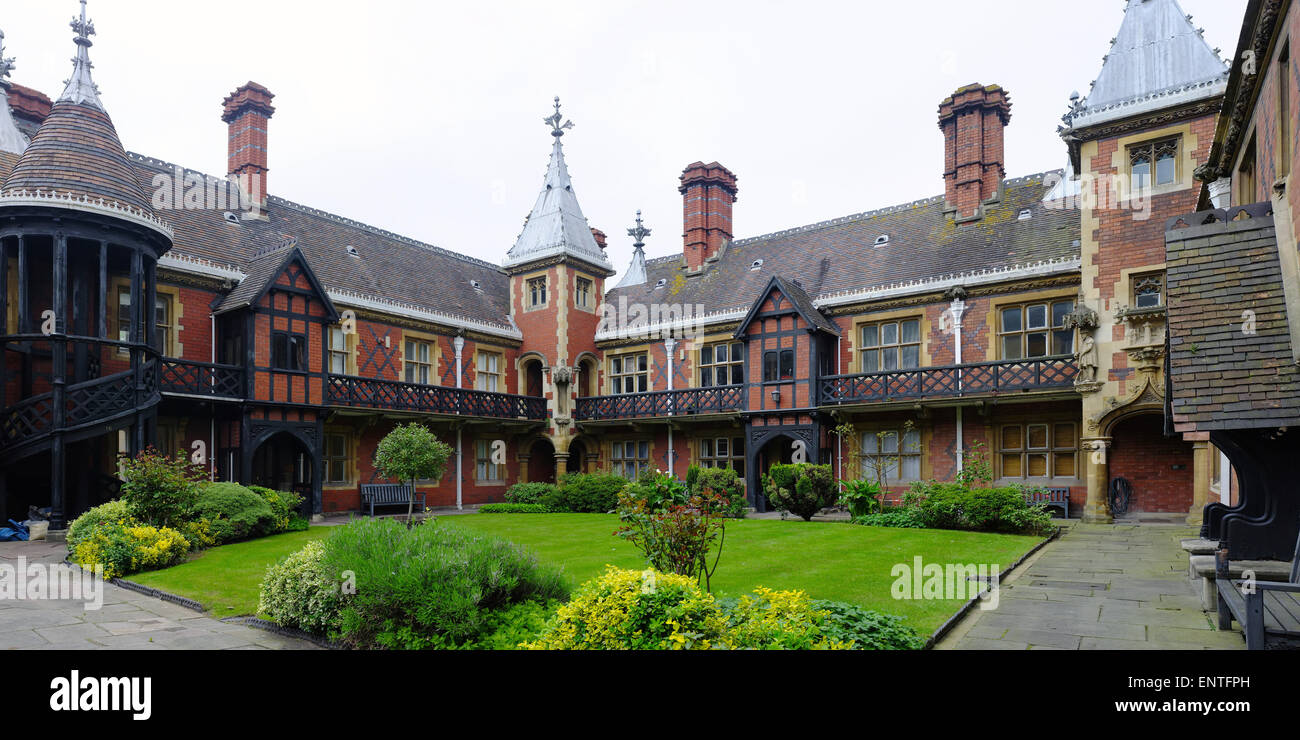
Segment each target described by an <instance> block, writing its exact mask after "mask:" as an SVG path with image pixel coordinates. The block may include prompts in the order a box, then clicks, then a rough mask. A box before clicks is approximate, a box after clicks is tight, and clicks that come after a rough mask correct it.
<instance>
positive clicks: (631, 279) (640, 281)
mask: <svg viewBox="0 0 1300 740" xmlns="http://www.w3.org/2000/svg"><path fill="white" fill-rule="evenodd" d="M627 235H628V236H630V237H632V238H633V239H635V240H636V241H635V242H634V243H633V244H632V250H633V251H632V264H631V265H628V268H627V273H626V274H624V275H623V279H622V280H620V281H619V283H618V285H617V286H615V287H616V288H630V287H632V286H634V285H645V282H646V272H645V238H646V237H647V236H650V229H647V228H646V227H645V224H643V223H642V222H641V211H639V210H638V211H637V212H636V226H635V227H633V228H631V229H628V230H627Z"/></svg>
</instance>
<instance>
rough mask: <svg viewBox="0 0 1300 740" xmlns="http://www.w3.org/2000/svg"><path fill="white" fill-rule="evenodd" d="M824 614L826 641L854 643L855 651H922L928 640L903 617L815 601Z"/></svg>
mask: <svg viewBox="0 0 1300 740" xmlns="http://www.w3.org/2000/svg"><path fill="white" fill-rule="evenodd" d="M812 607H813V608H814V609H816V610H817V611H820V612H825V613H826V617H825V618H824V619H823V620H822V623H821V631H822V634H824V635H825V636H826V637H827V639H829V640H832V641H835V642H839V643H847V642H851V643H853V649H854V650H920V649H922V648H924V647H925V641H924V640H922V639H921V637H920V636H919V635H917V634H916V630H914V629H912V628H911V627H908V626H907V624H906V623H904V622H903V619H902V618H901V617H896V616H894V615H892V614H882V613H880V612H878V611H873V610H871V609H863V608H862V607H860V606H858V605H856V604H845V603H843V602H839V601H814V602H812Z"/></svg>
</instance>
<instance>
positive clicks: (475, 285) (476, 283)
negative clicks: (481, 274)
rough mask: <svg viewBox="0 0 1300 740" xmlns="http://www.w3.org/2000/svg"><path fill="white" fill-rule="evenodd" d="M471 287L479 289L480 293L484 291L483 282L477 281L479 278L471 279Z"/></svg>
mask: <svg viewBox="0 0 1300 740" xmlns="http://www.w3.org/2000/svg"><path fill="white" fill-rule="evenodd" d="M469 287H471V288H473V289H474V290H476V291H478V292H480V293H482V292H483V283H480V282H479V281H477V280H471V281H469Z"/></svg>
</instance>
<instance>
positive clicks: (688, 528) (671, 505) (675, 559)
mask: <svg viewBox="0 0 1300 740" xmlns="http://www.w3.org/2000/svg"><path fill="white" fill-rule="evenodd" d="M664 475H667V473H665V474H664ZM641 489H649V490H650V491H651V492H652V493H653V492H655V491H656V490H657V489H656V487H655V486H653V485H648V484H638V485H635V486H628V487H627V488H626V489H624V491H623V493H622V494H620V495H619V499H618V518H619V521H620V522H622V526H621V527H619V529H618V530H617V531H615V532H614V534H615V535H617V536H619V537H622V538H623V539H625V540H627V541H628V542H631V543H632V544H633V545H634V546H636V548H637V549H638V550H640V551H641V554H642V555H644V556H645V559H646V562H647V563H648V564H649V565H650V567H652V568H656V569H658V570H660V571H663V572H666V573H673V574H675V575H680V576H687V577H689V578H692V579H694V580H696V581H697V582H699V581H703V583H704V587H705V588H706V589H708V588H709V587H710V581H711V579H712V578H713V574H714V573H715V572H716V571H717V569H718V563H719V561H721V559H722V546H723V543H724V542H725V537H726V523H725V518H726V512H727V507H728V505H729V502H728V501H727V499H725V498H723V497H722V496H721V495H719V494H718V493H716V492H714V491H713V490H712V489H709V488H704V489H703V490H702V491H701V492H700V493H697V494H695V495H693V496H691V497H690V498H689V499H687V501H686V503H684V504H679V503H676V502H675V500H674V499H672V498H668V499H654V500H647V499H643V498H638V492H639V491H640V490H641ZM715 545H716V546H717V553H716V554H714V552H713V550H714V546H715ZM710 560H712V563H710V562H709V561H710Z"/></svg>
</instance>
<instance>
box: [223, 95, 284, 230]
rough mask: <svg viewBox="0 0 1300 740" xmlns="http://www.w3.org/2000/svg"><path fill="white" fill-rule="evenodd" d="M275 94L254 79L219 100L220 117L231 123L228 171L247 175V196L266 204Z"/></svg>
mask: <svg viewBox="0 0 1300 740" xmlns="http://www.w3.org/2000/svg"><path fill="white" fill-rule="evenodd" d="M274 97H275V95H274V94H273V93H272V92H271V91H270V90H267V89H266V88H265V87H262V86H261V85H259V84H257V83H256V82H249V83H247V84H245V85H243V86H242V87H240V88H238V89H236V90H235V91H234V92H232V93H231V94H230V95H229V96H228V97H227V98H226V99H225V100H224V101H223V102H222V112H221V120H222V121H224V122H225V123H227V124H228V125H229V126H230V155H229V172H230V174H231V175H234V176H236V177H246V178H247V180H246V181H241V182H246V184H245V187H246V188H247V189H248V192H247V195H248V197H249V198H251V199H252V201H253V202H254V203H256V204H258V205H264V204H265V203H266V194H267V192H268V191H267V186H266V173H267V169H268V168H267V128H268V127H269V125H270V122H271V116H273V115H274V114H275V107H274V106H272V105H271V100H272V99H273V98H274Z"/></svg>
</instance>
